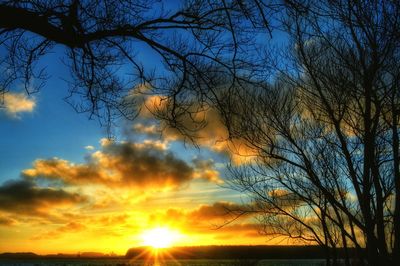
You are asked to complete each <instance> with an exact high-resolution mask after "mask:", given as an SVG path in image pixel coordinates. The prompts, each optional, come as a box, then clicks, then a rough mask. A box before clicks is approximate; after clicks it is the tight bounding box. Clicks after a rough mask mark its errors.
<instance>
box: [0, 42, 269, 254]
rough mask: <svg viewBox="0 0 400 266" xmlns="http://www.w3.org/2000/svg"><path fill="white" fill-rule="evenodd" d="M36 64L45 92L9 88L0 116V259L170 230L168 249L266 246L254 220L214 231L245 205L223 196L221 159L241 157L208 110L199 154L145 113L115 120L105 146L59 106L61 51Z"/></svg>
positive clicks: (122, 246)
mask: <svg viewBox="0 0 400 266" xmlns="http://www.w3.org/2000/svg"><path fill="white" fill-rule="evenodd" d="M142 56H144V57H145V56H146V54H144V55H142ZM149 56H150V55H149ZM42 63H43V64H45V65H48V66H49V69H50V71H48V72H49V74H50V75H51V77H50V78H49V79H48V80H47V82H46V84H45V86H44V87H43V88H42V89H41V90H40V91H39V92H38V93H35V94H32V95H30V96H28V95H26V94H25V93H24V91H23V89H22V85H21V87H18V86H16V87H15V88H14V89H13V90H12V91H11V92H8V93H6V94H5V95H4V99H3V104H2V108H1V109H0V120H1V122H0V252H35V253H38V254H49V253H60V252H62V253H77V252H86V251H97V252H103V253H110V252H115V253H117V254H124V253H125V252H126V250H127V249H128V248H130V247H135V246H142V245H145V244H146V243H147V242H148V239H147V240H146V239H145V237H144V235H146V232H147V235H149V234H148V232H149V231H151V230H153V229H157V228H164V229H165V228H166V230H169V231H171V232H175V235H176V237H175V238H174V243H173V245H176V246H185V245H247V244H252V245H255V244H266V243H267V242H266V238H265V236H262V235H260V234H259V233H258V230H259V227H258V226H257V224H256V221H255V219H254V217H249V216H243V217H241V218H240V219H238V220H235V221H234V222H232V223H229V224H227V225H225V226H223V227H222V228H220V229H218V228H219V227H221V225H224V224H225V223H227V222H228V221H231V220H232V219H233V218H235V217H236V214H235V213H227V209H238V208H246V206H247V198H246V197H245V196H244V195H242V194H240V193H238V192H235V191H233V190H231V189H229V188H227V185H226V178H227V177H228V172H227V170H226V164H227V163H228V161H229V160H228V158H230V157H232V156H233V157H232V159H233V161H234V162H236V163H239V161H240V158H239V157H235V155H234V154H232V153H231V151H230V150H229V147H228V146H229V145H228V144H227V143H226V142H224V141H223V139H224V137H226V134H227V133H226V130H225V129H224V127H223V126H222V124H221V123H220V122H219V119H218V115H217V113H216V112H215V111H213V110H210V111H207V113H205V115H206V117H207V120H208V122H209V123H208V125H207V127H206V128H205V129H203V130H202V131H201V132H200V133H199V137H200V138H199V142H198V144H199V147H194V146H192V145H191V144H190V143H187V142H184V141H183V140H184V139H183V138H182V136H180V135H179V134H178V133H177V132H176V131H174V130H172V129H168V128H167V129H166V130H164V131H163V132H161V131H160V124H159V123H158V122H157V121H156V120H154V119H153V118H152V117H151V115H150V112H148V111H146V110H147V109H146V108H144V111H143V112H142V113H141V114H140V116H139V118H138V119H137V120H135V121H123V120H119V121H117V122H116V123H115V124H116V125H115V126H114V128H113V132H114V136H113V139H110V138H108V135H107V132H106V129H105V128H104V127H102V126H101V125H100V124H99V122H98V121H96V120H89V119H88V114H78V113H76V112H75V111H74V109H73V108H72V107H71V106H70V105H68V104H67V103H66V102H65V101H64V100H63V97H65V96H66V95H67V91H68V85H67V84H66V82H65V81H63V78H64V77H67V76H68V73H69V72H68V69H67V68H66V67H65V66H64V65H63V64H62V63H60V51H57V50H56V51H55V52H54V53H53V54H52V55H50V56H48V57H46V58H45V59H44V60H43V62H42ZM158 100H159V99H158V98H157V96H151V97H148V98H146V99H144V104H145V105H146V104H148V105H146V106H151V104H150V103H153V102H157V101H158ZM237 147H240V144H239V145H238V146H237ZM150 235H151V234H150Z"/></svg>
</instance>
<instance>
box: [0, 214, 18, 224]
mask: <svg viewBox="0 0 400 266" xmlns="http://www.w3.org/2000/svg"><path fill="white" fill-rule="evenodd" d="M17 223H18V222H17V221H16V220H15V219H13V218H10V217H7V216H4V215H3V216H0V226H1V225H3V226H12V225H15V224H17Z"/></svg>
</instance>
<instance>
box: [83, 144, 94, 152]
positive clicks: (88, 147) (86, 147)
mask: <svg viewBox="0 0 400 266" xmlns="http://www.w3.org/2000/svg"><path fill="white" fill-rule="evenodd" d="M85 150H88V151H93V150H94V147H93V146H92V145H87V146H85Z"/></svg>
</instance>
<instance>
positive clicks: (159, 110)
mask: <svg viewBox="0 0 400 266" xmlns="http://www.w3.org/2000/svg"><path fill="white" fill-rule="evenodd" d="M171 108H173V106H172V103H171V101H170V99H169V98H168V97H165V96H160V95H152V96H148V97H147V98H145V100H143V106H142V111H141V113H140V116H141V117H142V118H144V119H152V118H154V117H162V118H167V119H170V114H169V112H170V109H171ZM185 108H187V109H185V111H184V112H182V113H181V114H179V116H178V117H176V118H175V119H176V120H177V122H178V124H177V128H175V127H173V126H171V125H169V124H167V123H166V122H165V120H163V119H161V122H160V124H159V125H158V126H156V125H155V124H153V125H144V124H141V123H137V124H135V125H134V126H133V130H134V132H135V133H141V134H146V135H148V136H157V135H162V137H163V138H164V139H166V140H167V141H177V140H178V141H187V140H188V137H189V138H190V140H194V142H195V143H196V145H200V146H203V147H207V148H209V149H211V150H213V151H215V152H219V153H224V154H227V155H228V156H230V158H231V159H232V160H233V162H234V163H237V164H241V163H244V162H247V161H248V160H250V159H251V158H254V156H255V155H256V154H257V150H256V149H254V147H252V146H251V145H249V144H248V143H247V142H246V141H245V140H244V139H241V138H232V137H231V136H230V134H229V132H228V130H227V128H226V126H225V125H224V123H223V117H222V115H221V114H220V112H219V111H218V110H217V109H216V108H214V107H212V106H207V105H204V106H199V105H196V104H193V105H192V106H189V107H187V106H185Z"/></svg>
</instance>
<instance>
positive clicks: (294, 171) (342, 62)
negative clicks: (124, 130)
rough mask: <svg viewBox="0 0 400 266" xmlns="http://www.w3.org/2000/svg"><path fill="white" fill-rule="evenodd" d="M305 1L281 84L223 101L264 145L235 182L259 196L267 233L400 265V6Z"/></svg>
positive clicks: (253, 143) (244, 134) (237, 169)
mask: <svg viewBox="0 0 400 266" xmlns="http://www.w3.org/2000/svg"><path fill="white" fill-rule="evenodd" d="M299 3H301V8H296V9H292V8H290V7H288V8H287V9H286V11H287V17H286V18H287V19H286V21H285V22H284V25H285V31H286V33H287V34H288V36H289V39H290V45H289V49H287V51H289V52H287V51H286V53H285V54H284V55H282V54H280V55H279V56H278V59H279V61H277V64H276V65H275V67H276V70H277V73H279V74H278V75H277V77H276V78H275V80H274V81H273V82H270V84H271V85H268V84H266V85H264V86H255V87H249V88H247V89H241V88H240V89H238V93H237V94H236V95H233V96H232V97H231V99H230V100H229V101H225V103H224V104H225V105H224V106H222V107H221V109H224V112H227V110H232V113H233V114H234V115H231V116H229V117H228V121H227V122H226V124H227V126H228V129H229V131H230V133H231V137H232V138H237V139H242V140H243V142H244V143H245V144H246V145H248V146H249V147H251V148H252V149H253V150H254V152H255V156H254V159H253V160H252V162H250V163H248V164H247V165H245V166H232V167H231V172H232V175H233V178H232V180H231V181H230V182H231V185H232V186H233V187H234V188H236V189H238V190H241V191H243V190H245V191H247V192H248V193H249V194H250V195H251V197H253V199H254V200H255V203H256V204H255V206H257V207H256V210H258V211H259V212H260V213H261V219H262V220H261V222H262V223H263V224H264V225H265V232H266V233H267V234H270V235H276V236H287V237H289V238H292V239H301V240H305V241H306V242H309V243H310V242H315V243H318V244H320V245H322V246H326V247H327V252H328V254H329V257H330V258H332V261H331V262H332V263H333V264H337V263H338V261H337V259H336V254H335V248H336V247H345V248H346V247H349V246H352V247H356V248H357V250H358V256H359V259H360V263H364V262H367V263H368V265H378V264H380V263H382V264H385V265H388V264H390V263H392V264H393V265H398V264H399V253H400V249H399V242H400V236H399V234H400V231H399V208H400V200H399V192H400V190H399V188H400V186H399V184H400V179H399V177H400V176H399V154H398V152H399V141H398V133H399V132H398V127H399V116H398V114H399V113H398V112H399V107H400V106H399V89H400V88H399V77H400V76H399V74H400V71H399V63H398V62H399V59H400V58H399V55H400V54H399V51H400V50H399V45H398V44H399V41H400V40H399V37H400V35H399V26H400V25H399V19H398V18H399V15H400V13H399V12H400V5H399V2H398V1H391V2H387V1H301V2H300V1H299ZM298 7H299V6H298ZM283 66H285V67H283ZM233 110H240V111H237V112H233ZM362 247H365V251H366V252H365V253H363V249H362ZM345 250H346V249H345ZM345 254H346V255H345V258H346V260H345V262H346V264H347V265H349V264H350V260H349V256H348V254H347V253H345ZM390 254H391V255H390Z"/></svg>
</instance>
